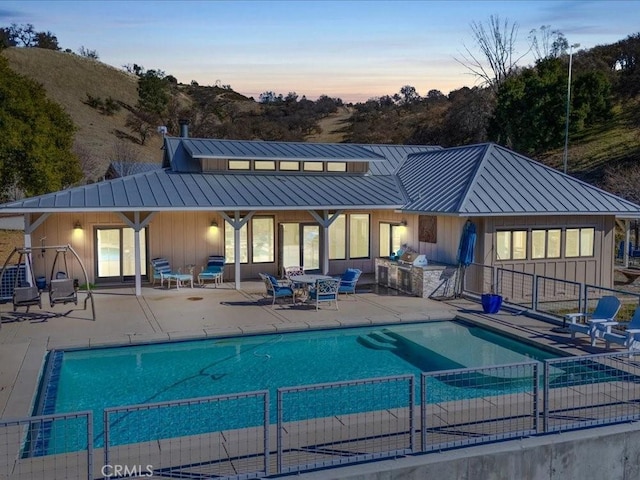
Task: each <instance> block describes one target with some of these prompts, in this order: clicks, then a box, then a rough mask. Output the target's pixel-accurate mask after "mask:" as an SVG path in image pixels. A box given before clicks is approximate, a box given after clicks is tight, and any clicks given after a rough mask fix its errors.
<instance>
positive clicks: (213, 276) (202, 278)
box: [198, 255, 226, 288]
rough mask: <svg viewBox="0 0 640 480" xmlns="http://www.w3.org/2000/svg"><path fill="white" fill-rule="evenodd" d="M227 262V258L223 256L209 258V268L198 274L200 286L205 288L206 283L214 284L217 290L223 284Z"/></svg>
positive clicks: (204, 268)
mask: <svg viewBox="0 0 640 480" xmlns="http://www.w3.org/2000/svg"><path fill="white" fill-rule="evenodd" d="M225 261H226V259H225V257H223V256H221V255H211V256H209V259H208V260H207V266H206V267H203V268H202V271H201V272H200V273H199V274H198V285H200V286H201V287H204V284H205V283H206V282H213V286H214V287H216V288H217V287H218V284H219V283H222V282H223V275H224V264H225Z"/></svg>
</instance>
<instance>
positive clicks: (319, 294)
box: [309, 278, 340, 311]
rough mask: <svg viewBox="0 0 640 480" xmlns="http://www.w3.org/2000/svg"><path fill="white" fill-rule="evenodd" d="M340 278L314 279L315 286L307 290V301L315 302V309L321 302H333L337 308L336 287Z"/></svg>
mask: <svg viewBox="0 0 640 480" xmlns="http://www.w3.org/2000/svg"><path fill="white" fill-rule="evenodd" d="M339 288H340V280H339V279H337V278H323V279H318V280H316V284H315V286H314V287H313V288H312V289H311V290H310V291H309V301H312V302H315V304H316V311H317V310H318V309H319V308H320V303H321V302H329V303H331V302H335V304H336V310H338V289H339Z"/></svg>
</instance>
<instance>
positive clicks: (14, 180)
mask: <svg viewBox="0 0 640 480" xmlns="http://www.w3.org/2000/svg"><path fill="white" fill-rule="evenodd" d="M0 99H2V102H0V125H1V126H2V132H3V133H2V135H0V200H1V201H8V200H11V199H13V198H16V196H18V195H22V194H24V195H26V196H32V195H40V194H43V193H48V192H53V191H57V190H62V189H64V188H67V187H69V186H71V185H73V184H74V183H76V182H78V181H79V180H80V179H81V178H82V172H81V170H80V165H79V163H78V159H77V158H76V156H75V155H74V154H73V153H72V151H71V148H72V144H73V137H74V132H75V126H74V124H73V121H72V120H71V117H70V116H69V115H68V114H67V113H66V112H65V111H64V110H63V109H62V107H60V106H59V105H58V104H56V103H54V102H52V101H51V100H49V99H47V95H46V92H45V90H44V88H43V87H42V86H41V85H40V84H38V83H36V82H34V81H32V80H30V79H28V78H26V77H24V76H21V75H18V74H17V73H15V72H13V71H12V70H11V69H10V68H9V66H8V63H7V60H6V59H5V58H3V57H0Z"/></svg>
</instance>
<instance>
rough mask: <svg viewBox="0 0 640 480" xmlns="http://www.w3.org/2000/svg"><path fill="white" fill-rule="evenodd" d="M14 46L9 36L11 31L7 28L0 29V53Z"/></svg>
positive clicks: (13, 41) (12, 39)
mask: <svg viewBox="0 0 640 480" xmlns="http://www.w3.org/2000/svg"><path fill="white" fill-rule="evenodd" d="M16 45H17V44H16V41H15V39H14V38H13V37H12V36H11V31H10V30H9V29H8V28H0V51H1V50H3V49H4V48H9V47H15V46H16Z"/></svg>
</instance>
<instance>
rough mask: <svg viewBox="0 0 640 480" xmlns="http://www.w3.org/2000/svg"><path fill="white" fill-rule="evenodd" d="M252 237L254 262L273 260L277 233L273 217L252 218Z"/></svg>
mask: <svg viewBox="0 0 640 480" xmlns="http://www.w3.org/2000/svg"><path fill="white" fill-rule="evenodd" d="M251 238H252V242H251V251H252V262H253V263H270V262H273V261H274V258H275V255H274V252H275V235H274V220H273V218H271V217H263V218H253V219H252V220H251Z"/></svg>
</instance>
